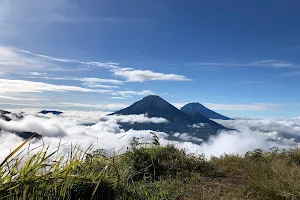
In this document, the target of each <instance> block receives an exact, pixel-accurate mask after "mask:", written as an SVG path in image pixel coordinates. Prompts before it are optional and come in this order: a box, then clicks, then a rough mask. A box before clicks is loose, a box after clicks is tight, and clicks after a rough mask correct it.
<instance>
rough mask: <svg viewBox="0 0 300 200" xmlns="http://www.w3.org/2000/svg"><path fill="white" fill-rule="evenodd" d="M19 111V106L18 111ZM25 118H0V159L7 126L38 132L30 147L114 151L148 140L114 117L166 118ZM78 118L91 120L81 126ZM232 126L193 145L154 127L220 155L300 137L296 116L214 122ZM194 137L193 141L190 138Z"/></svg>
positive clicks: (287, 143)
mask: <svg viewBox="0 0 300 200" xmlns="http://www.w3.org/2000/svg"><path fill="white" fill-rule="evenodd" d="M23 111H24V110H23ZM25 111H26V113H27V114H26V113H25V118H24V119H23V120H21V121H18V122H14V121H11V122H5V121H3V120H0V129H2V132H1V134H0V152H1V154H0V159H3V158H4V157H5V156H6V155H8V152H9V151H10V149H14V148H15V147H17V146H18V145H19V144H20V143H21V142H22V140H21V138H19V137H17V136H16V135H15V134H12V133H9V132H10V131H14V130H19V131H32V132H38V133H39V134H41V135H43V136H44V137H43V140H42V141H41V140H36V139H33V140H32V141H31V144H30V145H31V147H30V148H33V147H37V146H39V145H42V144H43V143H44V144H48V143H51V146H52V147H53V148H55V147H57V145H58V144H59V143H63V144H65V145H66V146H68V145H69V146H70V144H73V145H74V144H78V145H81V146H82V147H83V148H87V147H89V146H90V145H91V144H93V148H94V149H104V150H106V151H108V152H111V151H112V150H113V151H115V152H118V153H121V152H124V151H126V148H127V147H129V146H130V143H131V142H132V138H133V137H139V138H142V141H145V142H151V140H152V137H151V135H150V132H151V130H141V131H135V130H129V131H125V130H123V129H122V128H121V127H120V125H119V124H118V123H119V122H127V123H167V121H166V120H165V119H162V118H147V117H145V116H144V115H134V116H111V117H108V116H105V114H106V113H104V112H94V111H90V112H83V111H66V112H65V113H64V114H63V115H61V116H55V115H51V114H48V115H40V114H36V111H37V110H33V111H30V110H25ZM84 123H94V124H93V125H91V126H84V125H82V124H84ZM219 123H222V124H223V125H225V126H227V127H229V128H233V129H235V130H232V131H222V132H220V133H219V134H218V135H217V136H212V137H211V138H210V139H209V140H208V141H206V142H203V143H201V144H200V145H199V143H198V144H196V143H197V142H201V141H202V139H201V138H198V137H194V136H192V135H189V134H186V133H176V134H174V137H177V138H179V139H181V141H174V140H171V139H170V138H168V135H167V134H166V133H162V132H158V133H157V134H158V137H159V138H160V142H161V144H162V145H166V144H170V143H173V144H175V145H176V147H178V148H185V149H187V150H188V151H189V152H191V153H195V154H198V155H199V154H205V155H206V156H207V157H210V156H220V155H222V154H224V153H227V154H231V153H235V154H236V153H237V154H243V153H246V152H247V151H249V150H254V149H256V148H260V149H263V150H268V149H270V148H271V147H274V146H277V147H279V148H287V149H289V148H293V147H295V146H297V145H298V142H299V141H300V129H299V128H300V120H299V119H251V120H249V119H240V120H234V121H219ZM194 142H195V143H194Z"/></svg>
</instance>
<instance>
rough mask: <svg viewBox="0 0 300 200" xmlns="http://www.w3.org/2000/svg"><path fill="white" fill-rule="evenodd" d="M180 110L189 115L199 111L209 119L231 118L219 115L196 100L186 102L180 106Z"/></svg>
mask: <svg viewBox="0 0 300 200" xmlns="http://www.w3.org/2000/svg"><path fill="white" fill-rule="evenodd" d="M181 110H182V111H183V112H185V113H187V114H189V115H191V114H193V113H199V114H201V115H203V116H205V117H207V118H209V119H222V120H231V119H230V118H229V117H226V116H224V115H221V114H219V113H217V112H215V111H213V110H210V109H208V108H206V107H205V106H203V105H202V104H200V103H198V102H196V103H189V104H186V105H185V106H183V107H182V108H181Z"/></svg>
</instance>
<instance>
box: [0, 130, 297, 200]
mask: <svg viewBox="0 0 300 200" xmlns="http://www.w3.org/2000/svg"><path fill="white" fill-rule="evenodd" d="M29 140H30V139H28V140H27V141H25V142H24V143H23V144H22V145H21V146H20V147H19V148H17V149H16V150H15V151H13V152H12V153H11V154H10V155H9V156H8V157H7V158H6V159H5V160H4V161H3V162H2V163H1V164H0V199H12V200H14V199H72V200H73V199H74V200H77V199H78V200H79V199H103V200H106V199H107V200H109V199H178V200H179V199H191V200H192V199H275V200H276V199H290V200H294V199H300V150H299V149H294V150H289V151H284V150H279V149H276V148H274V149H271V150H270V151H269V152H262V151H260V150H255V151H252V152H248V153H247V154H245V155H244V156H239V155H223V156H222V157H220V158H215V157H214V158H211V159H210V160H209V161H208V160H206V159H204V157H203V156H195V155H191V154H188V153H187V152H186V151H185V150H178V149H176V148H175V147H174V146H173V145H168V146H164V147H163V146H160V144H159V140H158V138H157V137H156V135H155V134H153V143H152V144H141V143H139V140H138V139H137V138H135V139H134V140H133V143H132V146H131V148H130V149H129V150H128V151H127V152H126V153H125V154H123V155H119V156H112V157H106V156H105V155H104V154H103V152H102V151H94V152H90V150H89V149H88V150H86V151H82V149H80V148H79V147H78V146H75V147H72V148H71V149H72V150H71V151H70V152H68V153H67V154H62V153H59V152H64V151H62V150H63V149H62V148H63V145H62V146H59V147H58V149H56V150H55V151H51V150H49V149H50V148H49V146H44V147H41V149H40V150H39V151H38V152H36V151H35V153H33V151H29V152H27V154H26V156H22V155H24V151H25V150H23V151H22V148H23V146H24V145H25V144H26V143H27V142H29Z"/></svg>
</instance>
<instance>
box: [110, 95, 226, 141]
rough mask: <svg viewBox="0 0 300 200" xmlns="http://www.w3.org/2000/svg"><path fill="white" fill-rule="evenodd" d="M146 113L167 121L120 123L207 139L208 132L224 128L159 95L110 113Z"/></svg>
mask: <svg viewBox="0 0 300 200" xmlns="http://www.w3.org/2000/svg"><path fill="white" fill-rule="evenodd" d="M139 114H146V115H147V116H148V117H162V118H165V119H167V120H168V123H163V124H154V123H150V124H149V123H148V124H146V123H135V124H129V123H121V126H122V128H123V129H125V130H129V129H135V130H153V131H161V132H166V133H169V134H170V133H189V134H192V135H195V136H197V137H198V136H199V137H201V138H204V139H207V138H208V136H209V135H210V134H216V133H217V131H218V130H220V129H226V128H225V127H223V126H222V125H220V124H218V123H216V122H214V121H212V120H210V119H208V118H207V117H205V116H203V115H201V114H199V113H197V114H194V115H189V114H187V113H184V112H182V111H181V110H179V109H177V108H176V107H174V106H173V105H171V104H170V103H168V102H167V101H165V100H164V99H162V98H161V97H159V96H155V95H150V96H147V97H145V98H143V99H142V100H140V101H138V102H136V103H134V104H132V105H131V106H129V107H127V108H124V109H122V110H119V111H117V112H115V113H113V114H111V115H139Z"/></svg>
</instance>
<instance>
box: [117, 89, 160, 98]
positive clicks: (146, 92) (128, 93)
mask: <svg viewBox="0 0 300 200" xmlns="http://www.w3.org/2000/svg"><path fill="white" fill-rule="evenodd" d="M116 95H121V96H122V97H131V96H133V95H139V96H147V95H155V93H154V92H152V91H151V90H142V91H140V92H136V91H131V90H126V91H117V92H116Z"/></svg>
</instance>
